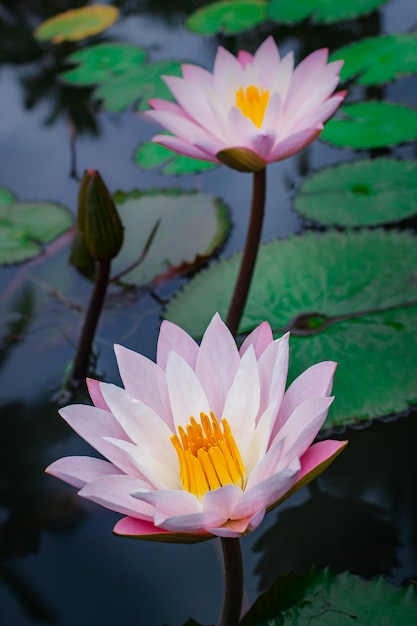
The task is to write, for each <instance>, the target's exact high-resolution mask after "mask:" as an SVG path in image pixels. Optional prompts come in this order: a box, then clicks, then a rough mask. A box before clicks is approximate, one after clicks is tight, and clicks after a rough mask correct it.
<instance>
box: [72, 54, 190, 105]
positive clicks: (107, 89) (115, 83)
mask: <svg viewBox="0 0 417 626" xmlns="http://www.w3.org/2000/svg"><path fill="white" fill-rule="evenodd" d="M67 60H68V62H69V63H73V64H76V67H74V68H73V69H70V70H68V71H66V72H63V73H62V74H61V78H62V79H63V80H64V81H65V82H69V83H71V84H74V85H91V86H96V88H95V91H94V98H95V99H96V100H100V101H101V103H102V107H103V108H104V109H105V110H106V111H110V112H116V113H117V112H120V111H123V110H125V109H127V108H128V107H130V106H132V105H134V104H135V103H137V102H139V103H140V104H139V108H140V109H147V108H148V103H147V102H148V99H149V98H163V99H165V100H172V99H173V96H172V94H171V92H170V90H169V89H168V87H167V86H166V84H165V83H164V81H163V80H162V78H161V76H163V75H165V74H167V75H171V76H181V62H180V61H156V62H155V63H147V62H146V53H145V51H144V50H143V48H140V47H138V46H131V45H128V44H116V43H114V44H99V45H96V46H92V47H90V48H86V49H84V50H80V51H78V52H75V53H74V54H72V55H70V56H69V57H68V59H67Z"/></svg>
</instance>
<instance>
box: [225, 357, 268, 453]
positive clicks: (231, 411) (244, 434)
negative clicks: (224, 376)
mask: <svg viewBox="0 0 417 626" xmlns="http://www.w3.org/2000/svg"><path fill="white" fill-rule="evenodd" d="M259 401H260V384H259V374H258V365H257V362H256V357H255V352H254V350H253V348H252V346H249V348H248V349H247V350H246V352H245V354H244V355H243V357H242V359H241V361H240V364H239V369H238V370H237V372H236V375H235V378H234V380H233V383H232V386H231V387H230V390H229V393H228V394H227V398H226V403H225V405H224V410H223V415H222V417H225V418H226V419H227V421H228V422H229V425H230V429H231V431H232V434H233V437H234V438H235V441H236V444H237V446H238V448H239V450H240V454H241V455H242V457H244V456H245V455H246V450H247V448H248V447H249V445H250V442H251V439H252V437H253V434H254V431H255V421H256V417H257V415H258V411H259Z"/></svg>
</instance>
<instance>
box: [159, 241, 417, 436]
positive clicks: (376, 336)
mask: <svg viewBox="0 0 417 626" xmlns="http://www.w3.org/2000/svg"><path fill="white" fill-rule="evenodd" d="M240 260H241V253H239V254H236V255H235V256H233V257H232V258H231V259H228V260H223V261H221V262H220V263H218V264H216V265H214V266H212V267H210V269H208V270H205V271H202V272H201V273H200V274H198V275H197V276H196V277H195V278H194V279H193V280H191V281H190V282H189V283H188V284H187V285H186V286H185V287H184V289H183V290H182V291H181V292H180V293H179V294H178V295H177V296H176V297H174V298H173V300H172V301H171V302H170V304H169V305H168V307H167V309H166V317H167V318H168V319H169V320H171V321H173V322H175V323H177V324H179V325H180V326H182V327H183V328H185V330H186V331H187V332H189V333H191V334H192V335H193V336H195V337H197V338H198V337H201V335H202V333H203V331H204V329H205V327H206V326H207V324H208V322H209V321H210V318H211V316H212V315H213V313H214V312H215V311H219V313H220V314H221V315H222V317H223V319H224V318H225V317H226V313H227V308H228V306H229V301H230V294H231V293H232V288H233V286H234V284H235V280H236V276H237V272H238V267H239V264H240ZM264 320H267V321H269V323H270V324H271V326H272V328H273V330H274V334H275V336H280V335H281V334H282V333H283V332H284V330H291V332H292V337H291V367H290V373H289V380H293V379H294V378H295V377H296V376H298V375H299V374H300V373H301V372H302V371H303V370H305V369H306V368H307V367H309V366H310V365H312V364H313V363H316V362H318V361H323V360H328V359H330V360H335V361H337V362H338V363H339V367H338V370H337V375H336V379H335V385H334V394H335V396H336V401H335V402H334V403H333V405H332V406H331V409H330V412H329V416H328V419H327V421H326V424H325V427H330V426H334V425H338V424H348V423H351V422H355V421H358V420H364V419H365V420H366V419H369V418H374V417H378V416H381V415H388V414H392V413H395V412H399V411H403V410H405V409H406V408H407V407H408V406H409V404H412V403H415V402H417V386H416V384H415V381H416V377H417V350H413V349H410V346H413V345H414V343H415V337H416V334H417V244H416V239H415V237H413V236H412V235H411V234H409V233H407V232H403V233H400V232H386V231H384V230H373V231H358V232H347V233H339V232H333V231H331V232H327V233H324V234H318V233H308V234H306V235H305V236H303V237H291V238H289V239H287V240H284V241H282V240H280V241H273V242H271V243H269V244H266V245H263V246H262V247H261V249H260V252H259V256H258V261H257V265H256V269H255V274H254V280H253V282H252V287H251V290H250V293H249V298H248V302H247V306H246V308H245V312H244V315H243V319H242V322H241V325H240V332H242V333H248V332H250V331H251V330H252V329H253V328H255V327H256V326H257V325H258V324H260V323H261V322H262V321H264ZM347 346H348V348H347Z"/></svg>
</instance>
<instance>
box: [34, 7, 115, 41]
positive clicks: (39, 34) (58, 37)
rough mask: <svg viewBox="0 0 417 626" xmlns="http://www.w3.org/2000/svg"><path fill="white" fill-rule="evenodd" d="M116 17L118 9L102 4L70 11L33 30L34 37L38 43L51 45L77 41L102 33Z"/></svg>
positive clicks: (59, 14)
mask: <svg viewBox="0 0 417 626" xmlns="http://www.w3.org/2000/svg"><path fill="white" fill-rule="evenodd" d="M118 17H119V9H117V8H116V7H113V6H109V5H104V4H93V5H91V6H88V7H81V8H80V9H70V10H69V11H65V12H64V13H58V15H54V16H53V17H51V18H49V19H48V20H46V21H45V22H42V24H40V26H38V28H37V29H36V30H35V37H36V39H39V40H40V41H52V43H61V42H62V41H79V40H80V39H85V38H86V37H90V36H91V35H97V34H98V33H101V32H103V30H106V28H109V26H111V25H112V24H113V23H114V22H115V21H116V20H117V18H118Z"/></svg>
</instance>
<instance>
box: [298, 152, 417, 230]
mask: <svg viewBox="0 0 417 626" xmlns="http://www.w3.org/2000/svg"><path fill="white" fill-rule="evenodd" d="M294 206H295V208H296V209H297V211H298V212H299V213H301V215H303V216H304V217H306V218H308V219H312V220H315V221H316V222H320V223H321V224H326V225H331V224H336V225H338V226H374V225H376V224H385V223H389V222H398V221H400V220H403V219H405V218H407V217H410V216H411V215H415V214H416V213H417V163H416V162H415V161H398V160H396V159H375V160H372V161H371V160H369V159H368V160H362V161H355V162H353V163H343V164H341V165H338V166H337V167H329V168H326V169H324V170H321V171H320V172H317V174H314V175H313V176H311V177H310V178H307V179H306V180H305V181H304V182H303V184H302V185H301V187H300V190H299V192H298V194H297V196H296V197H295V199H294Z"/></svg>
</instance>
